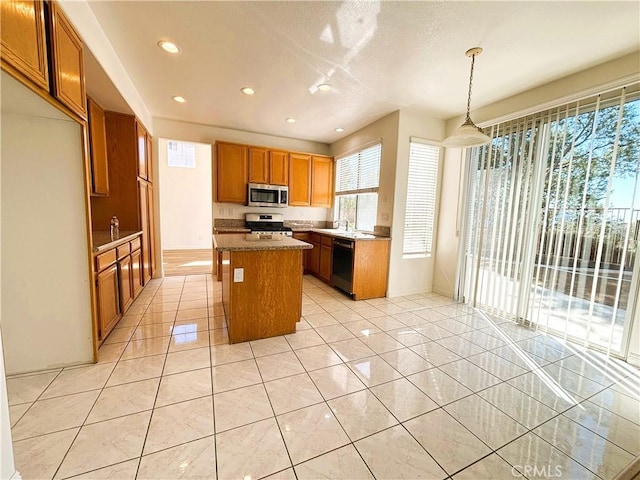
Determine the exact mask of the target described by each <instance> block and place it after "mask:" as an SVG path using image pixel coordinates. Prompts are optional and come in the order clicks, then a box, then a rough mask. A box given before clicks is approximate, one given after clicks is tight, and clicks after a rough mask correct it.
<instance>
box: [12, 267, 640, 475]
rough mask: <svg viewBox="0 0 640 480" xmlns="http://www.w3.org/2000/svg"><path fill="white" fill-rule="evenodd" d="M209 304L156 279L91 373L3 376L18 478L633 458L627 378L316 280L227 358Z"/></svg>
mask: <svg viewBox="0 0 640 480" xmlns="http://www.w3.org/2000/svg"><path fill="white" fill-rule="evenodd" d="M220 302H221V284H220V283H218V282H214V281H213V280H212V279H211V277H210V276H208V275H193V276H186V277H166V278H165V279H163V280H153V281H152V282H151V284H150V285H148V286H147V287H146V288H145V289H144V291H143V292H142V294H141V296H140V297H139V298H138V300H136V302H135V304H134V306H132V307H131V309H130V310H129V311H128V312H127V313H128V314H127V315H126V316H124V317H123V318H122V320H121V321H120V322H119V324H118V325H117V327H118V328H116V329H115V330H114V331H113V332H112V333H111V335H110V336H109V337H108V338H107V340H106V342H105V344H104V345H103V346H102V347H101V349H100V359H99V362H98V364H96V365H90V366H81V367H75V368H65V369H61V370H60V369H58V370H52V371H48V372H41V373H37V374H30V375H23V376H14V377H10V378H8V379H7V384H8V391H9V404H10V415H11V424H12V434H13V440H14V454H15V457H16V463H17V468H18V470H19V471H20V473H21V475H22V478H24V479H45V478H46V479H51V478H56V479H63V478H87V479H88V478H90V479H134V478H137V479H160V478H162V479H170V478H171V479H172V478H181V479H187V478H190V479H191V478H202V479H215V478H218V479H244V480H252V479H253V480H256V479H259V478H264V477H268V476H270V477H269V478H272V479H295V478H298V479H300V480H302V479H318V478H328V479H360V478H362V479H364V478H376V479H399V478H406V479H416V478H433V479H444V478H454V479H456V480H458V479H474V480H478V479H503V478H504V479H510V478H530V479H533V478H551V477H553V478H563V479H581V480H582V479H590V478H593V479H598V478H601V479H611V478H613V477H614V476H615V475H616V474H617V473H618V472H620V471H621V470H622V469H624V467H625V466H626V465H627V464H628V463H629V462H631V461H632V460H633V458H634V457H635V456H637V455H640V441H639V438H640V403H639V397H640V395H639V385H640V374H639V372H638V370H637V369H636V368H633V367H631V366H629V365H628V364H626V363H623V362H618V361H615V360H608V359H606V358H605V357H604V356H603V355H600V354H598V353H594V352H589V351H583V350H582V349H580V348H578V347H576V346H573V345H570V344H563V343H562V342H560V341H559V340H557V339H555V338H553V337H549V336H544V335H541V334H539V333H538V332H536V331H531V330H528V329H525V328H523V327H521V326H517V325H515V324H513V323H512V322H509V321H505V320H503V319H498V318H493V317H489V316H486V315H484V314H481V313H478V312H475V311H474V310H473V309H471V308H469V307H467V306H465V305H459V304H455V303H452V302H451V300H449V299H447V298H444V297H441V296H438V295H435V294H424V295H412V296H409V297H401V298H391V299H387V298H385V299H376V300H369V301H359V302H354V301H352V300H350V299H349V298H348V297H346V296H344V295H343V294H341V293H339V292H338V291H336V290H334V289H333V288H330V287H328V286H326V285H324V284H323V283H321V282H320V281H318V280H316V279H314V278H311V277H305V279H304V293H303V320H301V321H300V323H299V324H298V331H297V333H295V334H292V335H285V336H283V337H275V338H271V339H265V340H259V341H255V342H248V343H242V344H235V345H228V344H227V342H228V337H227V331H226V328H225V327H226V322H225V317H224V313H223V311H222V305H221V303H220ZM3 421H4V420H3Z"/></svg>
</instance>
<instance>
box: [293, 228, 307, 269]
mask: <svg viewBox="0 0 640 480" xmlns="http://www.w3.org/2000/svg"><path fill="white" fill-rule="evenodd" d="M293 238H295V239H296V240H301V241H303V242H307V243H309V233H307V232H294V234H293ZM310 253H311V250H302V271H303V273H307V272H308V271H309V254H310Z"/></svg>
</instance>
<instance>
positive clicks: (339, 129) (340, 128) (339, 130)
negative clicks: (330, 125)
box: [336, 127, 344, 133]
mask: <svg viewBox="0 0 640 480" xmlns="http://www.w3.org/2000/svg"><path fill="white" fill-rule="evenodd" d="M336 132H338V133H340V132H344V128H342V127H338V128H336Z"/></svg>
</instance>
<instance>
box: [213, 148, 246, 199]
mask: <svg viewBox="0 0 640 480" xmlns="http://www.w3.org/2000/svg"><path fill="white" fill-rule="evenodd" d="M248 150H249V148H248V147H247V146H246V145H236V144H233V143H216V154H217V155H216V156H217V171H216V187H217V188H216V201H217V202H228V203H241V204H243V205H244V204H246V203H247V179H248V175H247V156H248Z"/></svg>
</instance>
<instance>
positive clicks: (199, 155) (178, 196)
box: [158, 138, 212, 250]
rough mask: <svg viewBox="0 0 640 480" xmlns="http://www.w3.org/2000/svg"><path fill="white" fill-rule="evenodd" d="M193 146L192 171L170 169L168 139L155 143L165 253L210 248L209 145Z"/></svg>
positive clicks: (161, 228) (197, 144)
mask: <svg viewBox="0 0 640 480" xmlns="http://www.w3.org/2000/svg"><path fill="white" fill-rule="evenodd" d="M195 147H196V164H195V168H176V167H169V166H168V165H167V140H166V139H164V138H160V139H159V140H158V163H159V173H160V174H159V175H158V176H159V180H160V232H161V238H162V248H163V249H164V250H179V249H192V248H211V229H212V220H211V219H212V217H211V162H212V158H211V145H207V144H203V143H196V144H195Z"/></svg>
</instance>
